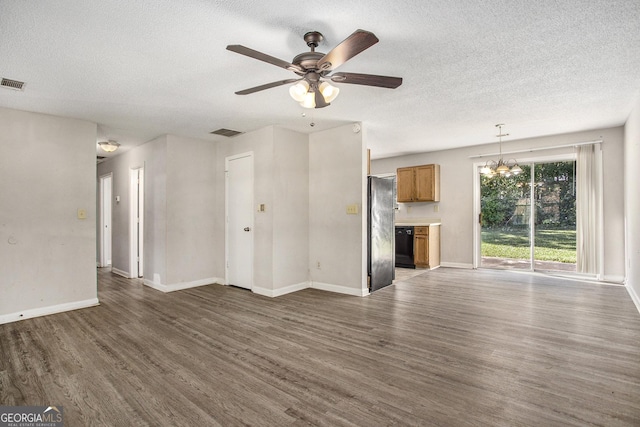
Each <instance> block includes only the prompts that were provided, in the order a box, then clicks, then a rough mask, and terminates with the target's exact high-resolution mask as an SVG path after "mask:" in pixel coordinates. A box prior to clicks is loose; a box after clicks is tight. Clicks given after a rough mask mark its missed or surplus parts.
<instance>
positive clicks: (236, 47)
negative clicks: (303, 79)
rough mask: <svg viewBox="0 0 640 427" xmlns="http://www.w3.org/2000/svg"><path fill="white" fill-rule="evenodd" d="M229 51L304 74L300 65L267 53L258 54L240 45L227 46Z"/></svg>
mask: <svg viewBox="0 0 640 427" xmlns="http://www.w3.org/2000/svg"><path fill="white" fill-rule="evenodd" d="M227 50H230V51H232V52H235V53H239V54H240V55H245V56H248V57H249V58H254V59H257V60H259V61H264V62H267V63H269V64H273V65H275V66H277V67H281V68H284V69H285V70H291V71H293V72H303V70H302V67H300V66H298V65H294V64H292V63H290V62H287V61H283V60H282V59H278V58H276V57H274V56H271V55H267V54H266V53H262V52H258V51H257V50H253V49H249V48H248V47H245V46H242V45H239V44H230V45H229V46H227Z"/></svg>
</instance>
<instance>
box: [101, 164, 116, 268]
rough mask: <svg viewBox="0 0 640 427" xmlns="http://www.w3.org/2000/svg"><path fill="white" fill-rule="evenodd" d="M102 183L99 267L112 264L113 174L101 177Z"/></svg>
mask: <svg viewBox="0 0 640 427" xmlns="http://www.w3.org/2000/svg"><path fill="white" fill-rule="evenodd" d="M99 183H100V235H99V236H98V238H99V239H100V257H99V267H108V266H110V265H112V262H111V253H112V237H113V236H112V232H111V220H112V216H111V215H112V206H111V200H112V194H113V174H111V173H109V174H107V175H103V176H101V177H100V178H99Z"/></svg>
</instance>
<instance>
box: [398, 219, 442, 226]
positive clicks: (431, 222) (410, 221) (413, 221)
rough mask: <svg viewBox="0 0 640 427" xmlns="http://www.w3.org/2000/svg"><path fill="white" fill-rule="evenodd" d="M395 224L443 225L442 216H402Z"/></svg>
mask: <svg viewBox="0 0 640 427" xmlns="http://www.w3.org/2000/svg"><path fill="white" fill-rule="evenodd" d="M395 225H413V226H419V227H420V226H422V227H424V226H429V225H442V222H441V221H440V218H402V219H398V220H396V223H395Z"/></svg>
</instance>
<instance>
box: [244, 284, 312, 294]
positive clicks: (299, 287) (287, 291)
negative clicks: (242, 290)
mask: <svg viewBox="0 0 640 427" xmlns="http://www.w3.org/2000/svg"><path fill="white" fill-rule="evenodd" d="M310 287H311V283H310V282H302V283H296V284H295V285H289V286H285V287H282V288H278V289H267V288H260V287H256V286H254V287H253V289H251V291H252V292H253V293H256V294H258V295H264V296H265V297H271V298H275V297H279V296H282V295H286V294H290V293H291V292H297V291H301V290H303V289H307V288H310Z"/></svg>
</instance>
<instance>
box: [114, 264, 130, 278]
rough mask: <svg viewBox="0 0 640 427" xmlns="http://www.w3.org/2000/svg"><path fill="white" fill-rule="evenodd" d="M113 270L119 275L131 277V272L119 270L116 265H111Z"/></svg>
mask: <svg viewBox="0 0 640 427" xmlns="http://www.w3.org/2000/svg"><path fill="white" fill-rule="evenodd" d="M111 272H112V273H115V274H117V275H118V276H122V277H124V278H125V279H130V277H129V273H127V272H126V271H122V270H118V269H117V268H115V267H111Z"/></svg>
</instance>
